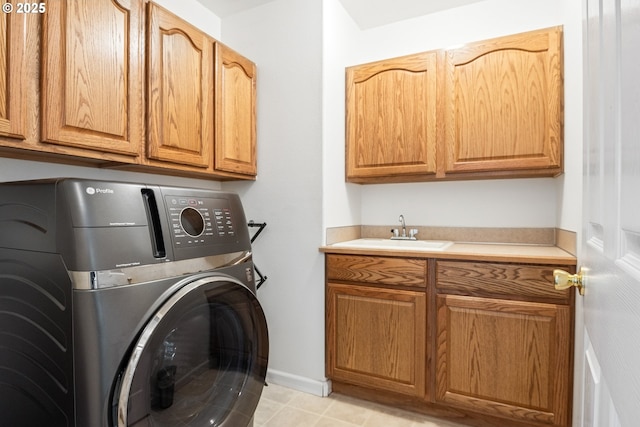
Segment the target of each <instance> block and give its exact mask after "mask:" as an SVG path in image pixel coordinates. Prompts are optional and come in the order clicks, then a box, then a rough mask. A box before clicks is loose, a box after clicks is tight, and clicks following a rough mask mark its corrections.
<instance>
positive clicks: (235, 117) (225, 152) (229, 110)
mask: <svg viewBox="0 0 640 427" xmlns="http://www.w3.org/2000/svg"><path fill="white" fill-rule="evenodd" d="M216 48H217V50H216V67H217V68H216V122H215V123H216V142H215V147H216V149H215V156H214V162H215V169H216V170H221V171H226V172H232V173H241V174H244V175H252V176H253V175H256V173H257V165H256V66H255V64H254V63H253V62H251V61H249V60H248V59H246V58H244V57H242V56H241V55H239V54H237V53H236V52H234V51H233V50H231V49H229V48H228V47H226V46H224V45H222V44H220V43H216Z"/></svg>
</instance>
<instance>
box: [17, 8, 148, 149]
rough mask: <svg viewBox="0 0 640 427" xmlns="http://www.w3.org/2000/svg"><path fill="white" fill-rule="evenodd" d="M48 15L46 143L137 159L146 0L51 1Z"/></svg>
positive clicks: (44, 108)
mask: <svg viewBox="0 0 640 427" xmlns="http://www.w3.org/2000/svg"><path fill="white" fill-rule="evenodd" d="M12 18H13V16H12ZM42 18H43V40H42V44H43V47H42V67H43V68H42V101H41V102H42V139H43V141H45V142H49V143H52V144H58V145H62V146H71V147H80V148H83V149H90V150H96V151H98V152H100V153H115V154H124V155H126V156H131V157H132V160H131V161H134V160H135V156H138V155H139V154H140V150H141V144H142V140H143V123H144V120H143V117H144V115H143V114H144V112H143V107H142V105H143V85H142V82H143V75H144V74H143V72H144V70H143V53H144V49H143V46H142V43H141V40H142V28H143V27H142V23H143V8H142V1H141V0H51V1H48V2H47V11H46V13H44V14H42ZM119 160H121V161H122V160H123V159H122V158H119ZM125 161H126V160H125Z"/></svg>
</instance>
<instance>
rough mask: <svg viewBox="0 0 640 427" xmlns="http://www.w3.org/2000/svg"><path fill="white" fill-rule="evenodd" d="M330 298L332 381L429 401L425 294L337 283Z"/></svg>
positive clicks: (328, 331) (328, 309)
mask: <svg viewBox="0 0 640 427" xmlns="http://www.w3.org/2000/svg"><path fill="white" fill-rule="evenodd" d="M327 292H328V293H327V371H328V375H329V376H330V377H331V378H336V379H338V380H342V381H347V382H351V383H353V384H360V385H367V386H371V387H376V388H381V389H385V390H392V391H395V392H398V393H402V394H409V395H412V396H424V394H425V380H426V376H425V365H426V363H425V361H426V357H425V356H426V355H425V340H424V337H425V334H426V332H425V328H426V309H427V307H426V296H425V293H424V292H414V291H402V290H385V289H380V288H371V287H365V286H349V285H341V284H333V283H329V285H328V289H327Z"/></svg>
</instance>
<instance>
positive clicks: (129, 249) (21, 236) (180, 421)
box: [0, 179, 268, 427]
mask: <svg viewBox="0 0 640 427" xmlns="http://www.w3.org/2000/svg"><path fill="white" fill-rule="evenodd" d="M267 361H268V333H267V325H266V321H265V317H264V313H263V311H262V309H261V307H260V304H259V302H258V300H257V298H256V294H255V281H254V268H253V263H252V257H251V243H250V238H249V232H248V228H247V223H246V219H245V215H244V212H243V209H242V205H241V202H240V200H239V198H238V196H237V195H236V194H233V193H227V192H218V191H211V190H204V189H195V188H178V187H171V186H156V185H144V184H133V183H122V182H106V181H93V180H83V179H54V180H44V181H25V182H15V183H4V184H0V425H6V426H12V427H16V426H25V427H27V426H28V427H33V426H48V427H58V426H59V427H63V426H65V427H66V426H77V427H98V426H102V427H114V426H117V427H124V426H135V427H143V426H144V427H151V426H157V427H178V426H194V427H204V426H225V427H240V426H242V427H244V426H250V425H252V416H253V413H254V411H255V408H256V406H257V404H258V400H259V398H260V394H261V392H262V388H263V386H264V384H265V375H266V370H267Z"/></svg>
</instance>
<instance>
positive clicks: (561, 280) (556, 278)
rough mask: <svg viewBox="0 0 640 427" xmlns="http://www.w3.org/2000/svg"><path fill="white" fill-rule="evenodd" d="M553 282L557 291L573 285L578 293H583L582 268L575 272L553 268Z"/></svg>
mask: <svg viewBox="0 0 640 427" xmlns="http://www.w3.org/2000/svg"><path fill="white" fill-rule="evenodd" d="M553 284H554V286H555V288H556V289H558V290H559V291H561V290H564V289H569V288H570V287H572V286H575V287H576V288H578V292H580V295H584V282H583V277H582V268H581V269H580V271H579V272H578V273H577V274H570V273H568V272H566V271H564V270H553Z"/></svg>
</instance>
